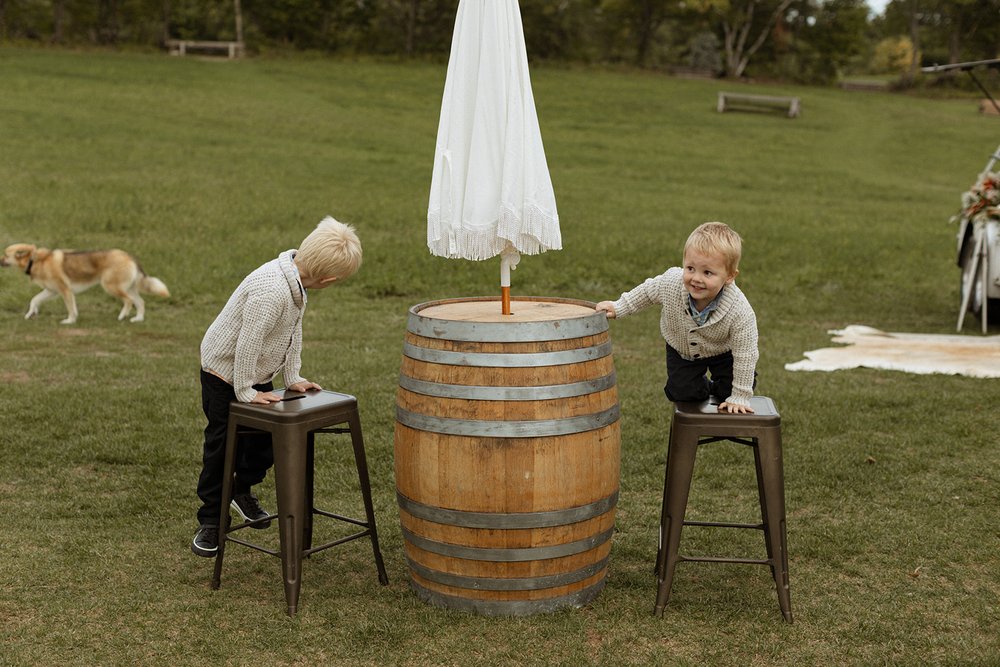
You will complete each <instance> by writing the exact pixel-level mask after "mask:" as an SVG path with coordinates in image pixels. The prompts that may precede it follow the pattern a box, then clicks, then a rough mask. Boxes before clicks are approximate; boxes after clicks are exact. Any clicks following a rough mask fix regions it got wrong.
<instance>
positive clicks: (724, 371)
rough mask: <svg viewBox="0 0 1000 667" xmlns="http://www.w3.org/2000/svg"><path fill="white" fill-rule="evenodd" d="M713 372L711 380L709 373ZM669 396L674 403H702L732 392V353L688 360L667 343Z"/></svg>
mask: <svg viewBox="0 0 1000 667" xmlns="http://www.w3.org/2000/svg"><path fill="white" fill-rule="evenodd" d="M708 373H711V374H712V379H711V381H709V379H708V377H707V374H708ZM663 391H664V393H666V395H667V398H668V399H670V400H671V401H673V402H675V403H700V402H702V401H705V400H708V397H709V396H716V397H718V398H719V400H720V401H724V400H726V399H727V398H729V395H730V394H732V393H733V353H732V352H726V353H725V354H719V355H716V356H714V357H706V358H704V359H693V360H688V359H685V358H684V357H682V356H681V355H680V354H678V353H677V350H675V349H674V348H672V347H670V346H669V345H667V384H666V386H665V387H663Z"/></svg>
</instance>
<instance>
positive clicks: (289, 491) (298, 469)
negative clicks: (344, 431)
mask: <svg viewBox="0 0 1000 667" xmlns="http://www.w3.org/2000/svg"><path fill="white" fill-rule="evenodd" d="M275 435H276V438H275V440H276V441H277V442H275V445H276V446H275V448H274V486H275V495H276V496H277V501H278V537H279V540H280V543H281V570H282V574H283V576H284V583H285V603H286V604H287V605H288V615H289V616H294V615H295V612H296V611H297V609H298V604H299V590H300V587H301V585H302V551H303V536H304V532H305V531H304V528H305V518H304V517H305V513H306V500H305V499H306V491H305V487H304V484H303V483H302V481H303V480H304V479H305V476H306V458H307V457H306V450H307V449H308V447H307V443H306V434H305V433H303V432H301V431H300V430H299V429H297V428H294V427H285V428H282V429H280V430H279V431H278V432H277V433H276V434H275Z"/></svg>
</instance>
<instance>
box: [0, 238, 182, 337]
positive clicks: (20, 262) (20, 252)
mask: <svg viewBox="0 0 1000 667" xmlns="http://www.w3.org/2000/svg"><path fill="white" fill-rule="evenodd" d="M0 266H16V267H19V268H20V269H21V270H22V271H24V272H25V273H26V274H28V277H29V278H31V280H32V282H34V283H37V284H38V285H40V286H41V287H42V288H43V289H42V291H41V292H39V293H38V294H36V295H35V298H33V299H32V300H31V303H30V304H29V305H28V312H27V314H26V315H25V316H24V318H25V319H29V318H32V317H34V316H35V315H37V314H38V306H40V305H41V304H42V302H44V301H48V300H49V299H51V298H53V297H54V296H56V295H59V296H62V298H63V301H64V302H66V310H67V311H68V312H69V315H68V316H67V317H66V319H64V320H63V321H62V323H63V324H73V323H74V322H76V318H77V314H78V312H77V309H76V296H75V295H76V293H77V292H82V291H83V290H85V289H87V288H89V287H93V286H94V285H96V284H97V283H101V287H103V288H104V291H105V292H107V293H108V294H110V295H111V296H116V297H118V298H119V299H121V300H122V302H123V303H124V304H125V305H124V306H122V309H121V312H120V313H118V319H119V320H123V319H125V317H127V316H128V314H129V312H131V310H132V306H133V305H134V306H135V317H133V318H132V320H131V321H132V322H142V320H143V318H144V317H145V315H146V304H145V302H144V301H143V300H142V297H141V296H139V292H140V291H142V292H147V293H149V294H156V295H158V296H170V292H168V291H167V286H166V285H164V284H163V282H162V281H161V280H160V279H158V278H151V277H150V276H147V275H146V274H145V272H143V270H142V268H141V267H140V266H139V264H138V262H136V261H135V259H134V258H133V257H132V256H131V255H129V254H128V253H127V252H125V251H123V250H99V251H95V252H81V251H75V250H49V249H48V248H36V247H35V246H33V245H30V244H27V243H16V244H14V245H12V246H10V247H8V248H7V249H6V250H5V251H4V255H3V257H2V258H0Z"/></svg>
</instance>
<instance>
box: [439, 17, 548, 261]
mask: <svg viewBox="0 0 1000 667" xmlns="http://www.w3.org/2000/svg"><path fill="white" fill-rule="evenodd" d="M508 242H509V243H510V245H512V246H513V247H514V248H515V249H517V250H518V252H521V253H524V254H528V255H534V254H537V253H540V252H544V251H546V250H558V249H560V248H561V247H562V237H561V235H560V232H559V215H558V213H557V212H556V200H555V194H554V192H553V190H552V180H551V179H550V177H549V169H548V164H547V163H546V161H545V150H544V148H543V146H542V134H541V130H540V129H539V126H538V116H537V114H536V112H535V101H534V97H533V96H532V94H531V81H530V79H529V77H528V58H527V53H526V50H525V47H524V30H523V28H522V26H521V13H520V9H519V7H518V4H517V0H461V2H460V3H459V6H458V13H457V15H456V18H455V34H454V36H453V37H452V43H451V55H450V58H449V61H448V75H447V79H446V81H445V87H444V96H443V98H442V102H441V118H440V122H439V124H438V135H437V146H436V150H435V155H434V169H433V172H432V177H431V192H430V200H429V202H428V207H427V247H428V248H430V251H431V252H432V253H433V254H435V255H439V256H442V257H452V258H463V259H473V260H481V259H488V258H490V257H494V256H496V255H498V254H499V253H500V252H501V251H503V249H504V248H505V247H506V246H507V245H508Z"/></svg>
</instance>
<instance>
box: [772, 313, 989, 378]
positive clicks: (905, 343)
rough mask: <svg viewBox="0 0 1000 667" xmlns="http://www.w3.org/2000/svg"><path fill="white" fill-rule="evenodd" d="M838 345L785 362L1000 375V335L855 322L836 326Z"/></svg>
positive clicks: (818, 367) (801, 366) (803, 366)
mask: <svg viewBox="0 0 1000 667" xmlns="http://www.w3.org/2000/svg"><path fill="white" fill-rule="evenodd" d="M828 333H830V334H833V336H834V338H833V342H834V343H845V345H844V346H843V347H824V348H822V349H819V350H811V351H809V352H804V353H803V354H804V355H805V357H806V358H805V359H803V360H802V361H796V362H795V363H793V364H785V369H786V370H789V371H836V370H841V369H844V368H858V367H860V366H863V367H865V368H878V369H883V370H893V371H905V372H908V373H920V374H927V373H943V374H947V375H968V376H971V377H980V378H996V377H1000V336H961V335H952V336H946V335H933V334H910V333H886V332H884V331H879V330H878V329H873V328H871V327H866V326H862V325H857V324H852V325H850V326H848V327H847V328H845V329H840V330H833V331H829V332H828Z"/></svg>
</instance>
